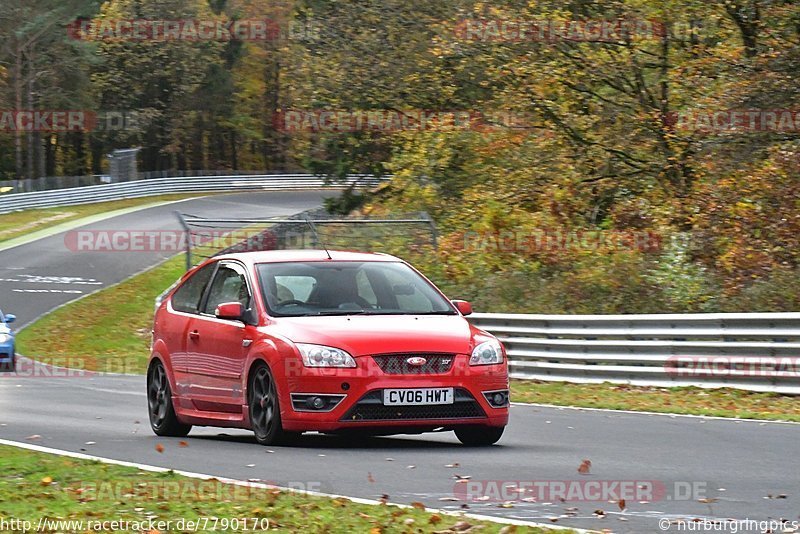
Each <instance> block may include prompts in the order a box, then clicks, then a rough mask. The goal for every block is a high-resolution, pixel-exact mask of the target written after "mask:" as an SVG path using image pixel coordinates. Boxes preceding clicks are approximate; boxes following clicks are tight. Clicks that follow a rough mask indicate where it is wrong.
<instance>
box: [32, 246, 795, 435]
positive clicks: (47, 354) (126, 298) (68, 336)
mask: <svg viewBox="0 0 800 534" xmlns="http://www.w3.org/2000/svg"><path fill="white" fill-rule="evenodd" d="M183 262H184V259H183V257H182V256H179V257H176V258H173V259H171V260H169V261H167V262H166V263H164V264H162V265H160V266H158V267H156V268H154V269H152V270H150V271H148V272H147V273H145V274H142V275H139V276H136V277H134V278H132V279H130V280H128V281H126V282H123V283H122V284H120V285H118V286H115V287H113V288H108V289H105V290H103V291H100V292H98V293H96V294H94V295H91V296H89V297H87V298H84V299H82V300H80V301H78V302H75V303H73V304H69V305H67V306H66V307H64V308H61V309H59V310H56V311H55V312H53V313H52V314H50V315H48V316H45V317H44V318H42V319H40V320H39V321H36V322H35V323H34V324H33V325H31V326H29V327H28V328H25V329H24V330H23V331H22V332H21V333H20V334H19V336H18V338H17V339H18V341H17V344H18V346H19V350H20V352H21V353H23V354H25V355H27V356H29V357H32V358H34V359H38V360H43V361H50V362H52V363H55V364H58V365H65V364H68V365H69V366H70V367H81V368H85V369H90V370H100V371H112V372H126V373H143V372H144V370H145V366H146V363H147V358H148V349H149V343H150V329H151V326H152V315H153V300H154V299H155V297H156V296H157V295H158V294H159V293H161V292H162V291H163V290H164V289H165V288H166V287H168V286H169V285H170V284H172V283H173V282H174V281H175V280H176V279H177V278H178V277H179V276H180V275H181V274H182V273H183V269H184V263H183ZM511 397H512V400H514V401H517V402H537V403H543V404H556V405H560V406H584V407H592V408H610V409H619V410H638V411H653V412H662V413H683V414H694V415H710V416H720V417H743V418H752V419H769V420H788V421H800V403H798V402H797V399H796V398H795V397H789V396H783V395H777V394H772V393H755V392H749V391H741V390H736V389H716V390H707V389H700V388H688V387H680V388H654V387H633V386H626V385H612V384H569V383H562V382H555V383H553V382H542V383H539V382H530V381H521V380H514V381H512V384H511Z"/></svg>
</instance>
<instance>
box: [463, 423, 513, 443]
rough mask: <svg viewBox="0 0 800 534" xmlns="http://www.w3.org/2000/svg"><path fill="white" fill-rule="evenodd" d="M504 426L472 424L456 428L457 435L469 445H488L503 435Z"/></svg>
mask: <svg viewBox="0 0 800 534" xmlns="http://www.w3.org/2000/svg"><path fill="white" fill-rule="evenodd" d="M505 429H506V427H504V426H477V427H475V426H470V427H464V428H458V429H456V431H455V432H456V437H457V438H458V440H459V441H460V442H461V443H463V444H464V445H466V446H467V447H488V446H489V445H494V444H495V443H497V442H498V441H500V438H501V437H502V436H503V431H504V430H505Z"/></svg>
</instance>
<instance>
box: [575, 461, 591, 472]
mask: <svg viewBox="0 0 800 534" xmlns="http://www.w3.org/2000/svg"><path fill="white" fill-rule="evenodd" d="M591 468H592V461H591V460H584V461H582V462H581V465H579V466H578V473H580V474H582V475H588V474H589V470H590V469H591Z"/></svg>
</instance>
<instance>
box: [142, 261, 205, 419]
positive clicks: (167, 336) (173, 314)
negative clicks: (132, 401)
mask: <svg viewBox="0 0 800 534" xmlns="http://www.w3.org/2000/svg"><path fill="white" fill-rule="evenodd" d="M216 268H217V264H216V263H210V264H208V265H206V266H204V267H202V268H201V269H199V270H198V271H197V272H195V273H194V274H192V276H190V277H189V279H187V280H185V281H184V282H183V284H182V285H181V286H180V287H179V288H178V289H177V290H176V291H175V292H174V293H173V294H172V297H171V298H170V302H169V313H168V314H163V315H156V320H157V321H163V324H158V323H157V324H155V325H154V330H155V331H156V332H157V333H158V336H159V337H160V338H161V339H162V340H163V341H164V343H165V344H166V346H167V350H168V351H169V357H170V361H171V362H172V373H173V376H174V378H175V394H176V395H178V396H179V397H181V398H185V397H186V396H187V395H188V394H189V385H190V384H189V377H188V374H187V373H188V357H189V355H188V353H187V350H188V349H189V347H188V345H187V340H188V336H189V328H190V326H191V324H192V322H193V319H194V318H195V317H196V316H197V314H198V313H199V312H200V304H201V301H202V299H203V295H204V294H205V290H206V286H207V285H208V283H209V282H210V281H211V276H212V275H213V274H214V269H216ZM186 402H187V404H184V403H183V400H181V405H182V406H184V407H189V406H188V401H186Z"/></svg>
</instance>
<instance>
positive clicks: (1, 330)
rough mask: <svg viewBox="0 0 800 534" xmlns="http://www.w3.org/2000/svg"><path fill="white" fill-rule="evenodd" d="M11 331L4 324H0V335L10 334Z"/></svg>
mask: <svg viewBox="0 0 800 534" xmlns="http://www.w3.org/2000/svg"><path fill="white" fill-rule="evenodd" d="M10 333H11V329H10V328H9V327H7V326H6V325H5V324H4V323H0V334H10Z"/></svg>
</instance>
